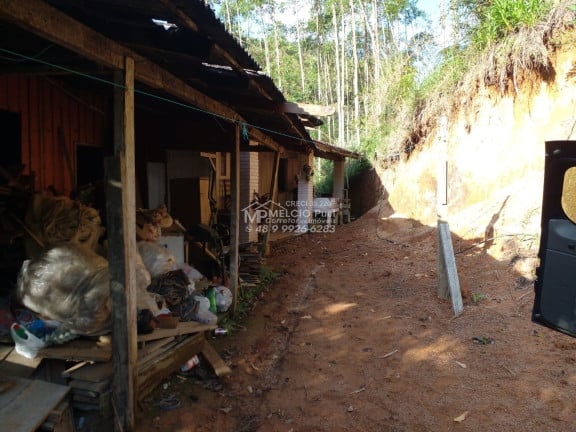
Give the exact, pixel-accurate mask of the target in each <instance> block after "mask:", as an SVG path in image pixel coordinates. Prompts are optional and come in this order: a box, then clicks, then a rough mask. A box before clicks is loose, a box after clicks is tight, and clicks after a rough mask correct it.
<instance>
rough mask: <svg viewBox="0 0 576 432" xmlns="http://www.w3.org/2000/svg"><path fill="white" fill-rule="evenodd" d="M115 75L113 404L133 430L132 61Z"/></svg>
mask: <svg viewBox="0 0 576 432" xmlns="http://www.w3.org/2000/svg"><path fill="white" fill-rule="evenodd" d="M121 69H122V70H123V72H120V71H118V72H115V77H114V81H115V82H116V84H117V85H116V87H115V88H114V158H112V159H110V158H109V159H107V161H106V184H107V189H106V213H107V219H108V231H107V232H108V254H109V255H108V257H109V262H110V267H109V272H110V298H111V303H112V305H113V307H112V334H113V335H114V338H113V339H112V350H113V351H114V357H113V367H114V379H113V384H112V393H113V397H112V399H113V401H114V405H115V407H114V410H115V412H116V413H117V414H118V418H117V420H118V423H119V425H120V426H121V428H122V429H126V430H133V429H134V424H135V417H134V414H135V413H134V406H135V405H134V404H135V400H136V396H135V375H134V371H135V368H136V362H137V357H138V354H137V350H138V345H137V342H136V334H137V332H136V262H135V260H134V259H132V257H134V256H136V254H137V253H138V251H137V249H136V184H135V157H134V61H133V60H132V59H130V58H125V59H124V60H123V64H122V68H121Z"/></svg>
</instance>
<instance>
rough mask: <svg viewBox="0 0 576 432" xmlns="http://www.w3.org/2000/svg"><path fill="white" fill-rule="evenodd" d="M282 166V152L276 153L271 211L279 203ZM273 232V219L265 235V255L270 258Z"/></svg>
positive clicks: (270, 220) (269, 221)
mask: <svg viewBox="0 0 576 432" xmlns="http://www.w3.org/2000/svg"><path fill="white" fill-rule="evenodd" d="M279 166H280V152H276V154H275V155H274V167H273V171H272V179H271V180H270V194H271V195H270V199H271V200H272V203H271V205H270V210H272V209H273V208H274V205H275V203H276V202H278V168H279ZM271 230H272V218H270V219H269V220H268V229H267V230H266V232H265V233H264V241H263V243H264V245H263V249H264V255H265V256H268V255H269V254H270V250H269V244H268V240H269V238H270V231H271Z"/></svg>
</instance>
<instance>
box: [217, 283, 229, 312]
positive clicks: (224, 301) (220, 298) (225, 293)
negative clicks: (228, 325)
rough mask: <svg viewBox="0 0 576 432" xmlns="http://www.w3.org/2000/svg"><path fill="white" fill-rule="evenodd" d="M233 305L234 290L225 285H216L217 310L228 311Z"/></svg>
mask: <svg viewBox="0 0 576 432" xmlns="http://www.w3.org/2000/svg"><path fill="white" fill-rule="evenodd" d="M231 305H232V291H230V289H229V288H228V287H225V286H224V285H220V286H217V287H216V310H217V311H218V312H226V311H227V310H228V309H229V308H230V306H231Z"/></svg>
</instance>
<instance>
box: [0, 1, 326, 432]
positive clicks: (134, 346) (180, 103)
mask: <svg viewBox="0 0 576 432" xmlns="http://www.w3.org/2000/svg"><path fill="white" fill-rule="evenodd" d="M0 40H2V42H1V43H0V126H1V127H2V131H3V132H4V136H3V140H2V141H3V146H2V148H3V150H4V153H3V157H2V164H1V165H2V177H3V183H2V184H0V192H1V193H2V196H3V198H5V199H6V200H9V199H11V198H12V196H11V195H12V194H13V189H11V187H10V186H11V185H13V184H14V183H18V184H19V185H20V186H23V188H24V189H26V188H28V189H27V192H49V193H51V194H54V195H64V196H72V197H74V196H77V194H79V193H80V192H81V191H82V190H83V189H82V188H83V187H84V186H86V185H89V184H96V183H98V182H100V183H101V184H102V185H103V186H104V189H105V192H106V194H105V197H104V198H103V199H102V202H100V205H101V208H100V210H102V212H103V214H105V218H104V221H105V226H106V230H107V238H108V244H109V249H108V260H109V262H110V267H109V269H110V295H111V299H112V305H113V311H112V338H111V340H110V341H109V343H110V346H109V351H107V353H108V354H107V355H109V357H110V360H111V366H112V371H113V374H112V393H111V401H112V407H113V412H114V416H115V423H116V425H117V426H118V428H119V429H121V430H125V431H131V430H134V426H135V410H136V401H137V399H138V393H139V392H142V390H143V389H142V381H141V380H140V381H139V376H140V378H141V377H142V375H146V376H147V377H148V376H150V377H152V378H150V379H151V381H146V383H150V384H151V383H155V382H156V383H157V382H158V381H157V380H158V378H159V377H161V376H163V374H165V373H168V372H171V371H173V370H174V368H175V366H177V365H178V364H179V362H180V363H181V362H182V361H183V360H185V359H186V356H189V355H190V354H191V353H193V352H200V351H202V350H203V349H205V350H206V355H207V356H210V355H211V354H210V349H209V347H208V346H207V344H206V343H205V341H204V339H203V334H202V330H203V329H202V328H196V329H195V330H194V331H192V336H191V337H190V338H188V339H185V340H183V341H180V344H181V345H177V346H176V348H175V350H174V351H172V352H173V353H176V354H173V355H172V358H171V359H164V360H162V361H159V362H157V363H156V366H155V368H156V369H154V370H150V369H145V373H144V372H143V370H144V369H143V367H142V356H144V355H146V354H148V355H149V354H150V353H149V352H147V353H142V352H141V351H140V352H139V350H138V337H137V333H136V319H135V318H136V317H135V314H136V307H135V270H134V266H135V264H134V259H133V257H134V256H135V254H136V246H135V241H136V240H135V238H136V236H135V213H136V209H137V207H149V204H150V200H151V199H158V200H161V199H162V195H163V194H165V195H164V197H165V198H167V199H168V200H170V201H171V203H173V204H174V205H175V206H176V203H179V202H182V200H184V199H189V200H190V201H191V202H193V201H195V200H198V199H199V198H198V195H199V194H200V193H201V186H200V183H201V181H200V178H202V177H205V172H204V171H203V170H204V167H203V166H202V165H195V164H194V162H193V161H195V160H198V158H199V157H201V158H207V159H208V160H209V162H208V163H211V162H210V161H213V162H214V164H215V166H216V165H217V166H218V168H217V171H218V172H219V178H220V180H228V181H227V182H222V183H221V184H220V185H219V186H221V187H224V188H226V194H227V195H228V196H229V206H228V207H229V217H228V219H227V223H228V224H229V229H230V265H229V271H230V279H231V290H232V291H233V292H235V291H236V289H237V286H238V256H239V244H240V242H241V240H240V234H239V231H240V230H239V223H240V220H239V214H240V211H241V208H242V207H241V196H242V194H244V195H245V194H246V193H248V194H250V193H251V192H252V191H251V189H250V188H247V189H246V190H242V184H241V181H240V178H241V177H240V176H241V171H242V170H241V162H242V155H243V154H245V155H249V154H251V153H255V152H266V153H269V154H270V156H269V158H268V161H269V162H271V163H269V164H268V163H265V166H266V167H269V169H268V171H267V175H266V178H267V180H268V181H269V184H270V187H269V188H268V190H269V192H270V193H271V197H272V199H274V198H275V197H276V194H277V190H278V188H277V178H278V171H279V166H280V158H281V155H282V154H285V153H287V152H289V153H291V154H296V155H301V156H298V157H302V158H303V160H304V161H310V160H311V158H312V157H313V154H314V152H315V151H317V148H316V146H315V145H314V142H313V141H312V140H311V139H310V136H309V134H308V132H307V130H306V127H308V126H316V125H318V124H319V120H318V119H317V118H315V117H314V116H311V115H309V114H307V113H306V112H304V111H302V110H301V109H298V108H297V107H295V106H294V104H290V103H288V102H287V101H286V100H285V98H284V96H283V95H282V93H281V92H280V91H279V90H278V89H277V88H276V86H275V85H274V83H273V82H272V80H271V79H270V78H269V77H268V76H266V75H264V74H262V73H261V72H260V71H259V70H260V67H259V66H258V64H256V62H255V61H254V60H253V59H252V58H251V57H250V56H249V55H248V54H247V53H246V52H245V51H244V50H243V49H242V47H241V46H240V45H239V44H238V43H237V41H236V40H234V38H232V37H231V36H230V34H229V33H227V32H226V31H225V29H224V27H223V25H222V24H221V23H220V22H219V21H218V20H217V19H216V17H215V15H214V13H213V11H212V10H211V9H210V8H209V7H207V6H206V5H205V4H204V2H203V1H201V0H186V1H184V0H137V1H136V0H91V1H89V2H88V1H78V0H46V1H42V0H0ZM262 160H266V158H262ZM169 161H172V162H173V165H174V167H175V168H174V170H175V171H178V170H181V165H182V162H183V161H190V168H189V172H188V173H187V174H186V175H185V176H180V175H177V174H175V175H174V176H171V175H170V172H168V171H165V172H163V173H162V170H160V172H159V171H158V168H159V167H162V166H163V167H164V169H165V170H167V168H166V167H167V166H168V162H169ZM158 178H161V179H163V181H164V184H163V185H161V186H159V185H158V183H157V182H156V181H154V179H158ZM182 179H186V180H182ZM172 180H174V181H173V182H172ZM194 184H196V186H197V187H196V186H194V188H192V187H191V185H194ZM3 210H5V207H4V206H3ZM198 211H199V212H200V213H198V214H200V216H199V217H200V218H202V215H201V210H198ZM190 217H196V216H190ZM190 220H193V219H190ZM200 221H202V219H200ZM20 222H21V221H20ZM24 228H25V227H24ZM7 262H8V264H9V265H8V264H6V263H7ZM17 264H18V262H17V260H16V262H14V261H10V262H9V261H5V267H3V268H2V274H3V275H6V274H8V275H10V271H11V270H13V268H12V267H10V266H13V265H17ZM173 333H174V334H172V335H171V336H170V337H173V336H181V334H179V331H176V332H173ZM139 356H140V357H139ZM71 357H74V358H78V359H80V356H74V355H73V354H72V355H71ZM139 360H140V363H139ZM216 361H217V359H216ZM158 365H160V366H158ZM158 368H163V370H160V371H159V370H158ZM44 420H45V419H44ZM34 421H36V422H38V421H39V420H38V419H35V420H34ZM35 426H38V425H37V424H34V423H32V424H31V425H29V426H27V427H28V428H27V429H26V428H23V429H22V430H33V428H34V427H35Z"/></svg>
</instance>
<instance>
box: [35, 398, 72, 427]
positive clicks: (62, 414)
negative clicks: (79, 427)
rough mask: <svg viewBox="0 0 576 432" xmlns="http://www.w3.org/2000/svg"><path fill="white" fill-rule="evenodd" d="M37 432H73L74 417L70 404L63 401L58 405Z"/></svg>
mask: <svg viewBox="0 0 576 432" xmlns="http://www.w3.org/2000/svg"><path fill="white" fill-rule="evenodd" d="M38 430H39V431H53V432H75V431H76V428H75V426H74V416H73V415H72V409H71V408H70V403H69V402H68V401H67V400H63V401H62V402H60V404H59V405H58V406H57V407H56V408H55V409H54V410H53V411H52V412H51V413H50V416H49V417H48V418H47V419H46V421H45V422H44V423H42V426H40V429H38Z"/></svg>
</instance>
